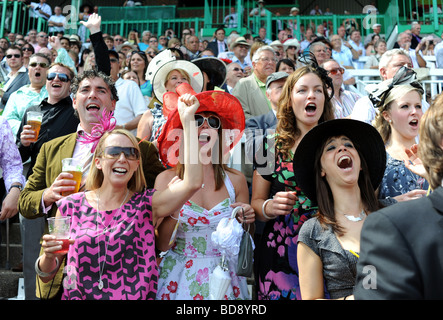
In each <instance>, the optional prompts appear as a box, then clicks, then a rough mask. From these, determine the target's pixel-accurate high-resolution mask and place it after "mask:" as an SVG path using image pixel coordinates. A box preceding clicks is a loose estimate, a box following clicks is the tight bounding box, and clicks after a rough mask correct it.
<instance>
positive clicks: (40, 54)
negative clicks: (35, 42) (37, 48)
mask: <svg viewBox="0 0 443 320" xmlns="http://www.w3.org/2000/svg"><path fill="white" fill-rule="evenodd" d="M33 57H40V58H43V59H46V60H47V61H48V66H49V65H50V64H51V63H52V60H51V58H50V57H48V56H47V55H46V54H43V53H40V52H37V53H34V54H32V55H31V56H30V57H29V60H31V59H32V58H33Z"/></svg>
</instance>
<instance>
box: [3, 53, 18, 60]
mask: <svg viewBox="0 0 443 320" xmlns="http://www.w3.org/2000/svg"><path fill="white" fill-rule="evenodd" d="M12 57H14V58H17V59H18V58H21V55H19V54H18V53H16V54H7V55H6V58H8V59H11V58H12Z"/></svg>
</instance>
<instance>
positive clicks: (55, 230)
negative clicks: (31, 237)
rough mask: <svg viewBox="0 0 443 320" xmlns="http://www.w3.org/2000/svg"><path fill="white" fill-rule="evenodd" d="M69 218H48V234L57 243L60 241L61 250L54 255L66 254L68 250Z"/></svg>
mask: <svg viewBox="0 0 443 320" xmlns="http://www.w3.org/2000/svg"><path fill="white" fill-rule="evenodd" d="M70 225H71V217H51V218H48V229H49V234H51V235H54V236H55V238H56V240H57V241H62V242H63V244H62V248H61V250H58V251H55V252H54V253H62V254H66V253H68V250H69V228H70Z"/></svg>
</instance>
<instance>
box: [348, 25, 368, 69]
mask: <svg viewBox="0 0 443 320" xmlns="http://www.w3.org/2000/svg"><path fill="white" fill-rule="evenodd" d="M349 44H350V45H351V46H352V48H354V50H355V51H356V52H357V53H358V57H357V58H354V68H355V69H363V67H364V65H365V63H364V62H359V61H358V59H359V58H360V57H364V56H366V49H365V46H364V45H363V43H362V42H361V34H360V31H358V30H354V31H352V32H351V34H350V36H349Z"/></svg>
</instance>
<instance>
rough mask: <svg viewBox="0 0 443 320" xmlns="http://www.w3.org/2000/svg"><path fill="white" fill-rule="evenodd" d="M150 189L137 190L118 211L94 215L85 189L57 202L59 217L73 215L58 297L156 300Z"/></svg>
mask: <svg viewBox="0 0 443 320" xmlns="http://www.w3.org/2000/svg"><path fill="white" fill-rule="evenodd" d="M154 191H155V190H146V191H145V192H143V193H135V194H134V195H133V196H132V197H131V199H130V200H129V201H128V202H127V203H126V204H124V205H123V206H122V208H121V209H120V208H118V209H115V210H112V211H100V212H99V213H98V214H97V209H96V208H93V207H92V206H91V205H90V204H89V203H88V201H87V200H86V197H85V194H84V192H79V193H76V194H72V195H70V196H68V197H66V198H63V199H61V200H60V201H58V202H57V205H58V207H59V210H60V212H61V214H62V216H71V217H72V219H71V230H70V238H71V239H75V243H74V244H73V245H71V246H70V247H69V252H68V256H67V266H66V269H65V272H66V274H67V276H66V278H65V279H64V280H63V288H64V290H63V296H62V299H64V300H85V299H103V300H146V299H155V296H156V292H157V279H158V270H157V263H156V256H155V245H154V240H155V239H154V227H153V224H152V195H153V194H154ZM97 218H98V219H97ZM105 226H106V229H105ZM100 274H101V279H102V282H103V287H102V289H100V288H99V287H100V286H99V282H100V281H99V280H100Z"/></svg>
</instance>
